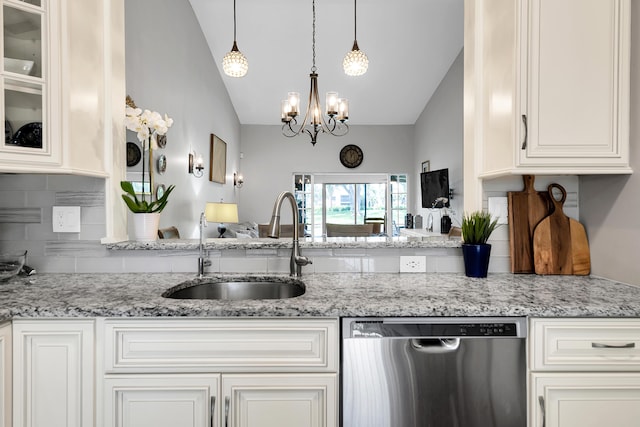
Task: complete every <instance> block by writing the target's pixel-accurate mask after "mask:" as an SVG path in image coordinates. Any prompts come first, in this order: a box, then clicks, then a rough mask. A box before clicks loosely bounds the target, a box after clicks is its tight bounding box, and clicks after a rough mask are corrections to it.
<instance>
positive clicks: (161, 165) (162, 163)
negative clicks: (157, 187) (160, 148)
mask: <svg viewBox="0 0 640 427" xmlns="http://www.w3.org/2000/svg"><path fill="white" fill-rule="evenodd" d="M166 170H167V158H166V156H165V155H164V154H162V155H161V156H160V157H158V173H159V174H160V175H162V174H163V173H164V172H165V171H166Z"/></svg>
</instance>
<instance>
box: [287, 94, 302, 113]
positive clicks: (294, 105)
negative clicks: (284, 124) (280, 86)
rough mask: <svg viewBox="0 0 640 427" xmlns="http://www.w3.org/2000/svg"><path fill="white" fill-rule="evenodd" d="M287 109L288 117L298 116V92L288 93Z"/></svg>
mask: <svg viewBox="0 0 640 427" xmlns="http://www.w3.org/2000/svg"><path fill="white" fill-rule="evenodd" d="M288 101H289V107H291V110H290V111H289V115H290V116H292V117H295V116H297V115H298V105H300V93H298V92H289V94H288Z"/></svg>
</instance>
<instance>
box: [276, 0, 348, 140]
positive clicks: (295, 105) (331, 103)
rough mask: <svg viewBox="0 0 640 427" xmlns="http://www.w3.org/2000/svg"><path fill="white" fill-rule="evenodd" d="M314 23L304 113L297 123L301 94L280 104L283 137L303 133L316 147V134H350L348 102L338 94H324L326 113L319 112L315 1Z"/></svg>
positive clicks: (292, 95)
mask: <svg viewBox="0 0 640 427" xmlns="http://www.w3.org/2000/svg"><path fill="white" fill-rule="evenodd" d="M312 6H313V9H312V10H313V21H312V22H313V24H312V34H313V37H312V43H311V49H312V66H311V74H309V77H310V78H311V88H310V90H309V100H308V104H307V112H306V113H305V115H304V118H303V119H302V123H300V124H298V120H297V117H298V116H299V114H300V94H299V93H298V92H289V94H288V96H287V99H285V100H284V101H282V110H281V113H282V116H281V120H282V123H283V124H282V134H283V135H284V136H286V137H288V138H292V137H294V136H297V135H300V134H303V133H306V134H307V135H309V136H310V137H311V144H312V145H316V142H317V141H318V134H319V133H328V134H330V135H333V136H344V135H346V134H347V133H348V132H349V125H347V120H348V119H349V100H348V99H345V98H339V97H338V93H337V92H327V94H326V98H325V99H326V105H325V108H326V110H325V114H326V116H328V118H325V114H323V113H322V106H321V105H320V95H319V94H318V73H317V72H316V71H317V68H316V2H315V0H313V2H312Z"/></svg>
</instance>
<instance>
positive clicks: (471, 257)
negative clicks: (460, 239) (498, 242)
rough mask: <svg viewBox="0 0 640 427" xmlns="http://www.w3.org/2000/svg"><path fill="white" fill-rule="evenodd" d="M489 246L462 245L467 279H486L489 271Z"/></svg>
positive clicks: (486, 244)
mask: <svg viewBox="0 0 640 427" xmlns="http://www.w3.org/2000/svg"><path fill="white" fill-rule="evenodd" d="M490 255H491V245H490V244H488V243H485V244H482V245H471V244H467V243H463V244H462V257H463V258H464V272H465V274H466V275H467V276H468V277H487V271H488V270H489V256H490Z"/></svg>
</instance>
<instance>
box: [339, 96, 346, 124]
mask: <svg viewBox="0 0 640 427" xmlns="http://www.w3.org/2000/svg"><path fill="white" fill-rule="evenodd" d="M338 112H339V114H338V120H340V121H341V122H346V121H347V120H348V119H349V100H348V99H346V98H340V99H339V100H338Z"/></svg>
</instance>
